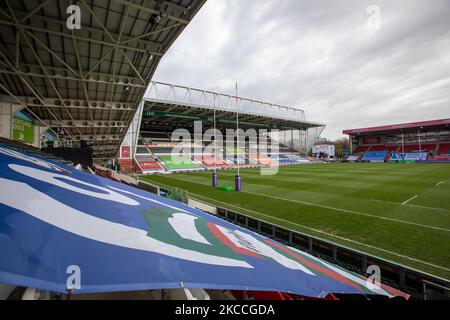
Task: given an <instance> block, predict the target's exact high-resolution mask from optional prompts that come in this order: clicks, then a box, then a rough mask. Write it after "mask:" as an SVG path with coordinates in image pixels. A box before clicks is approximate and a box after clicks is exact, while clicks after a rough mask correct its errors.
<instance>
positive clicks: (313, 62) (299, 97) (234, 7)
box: [154, 0, 450, 139]
mask: <svg viewBox="0 0 450 320" xmlns="http://www.w3.org/2000/svg"><path fill="white" fill-rule="evenodd" d="M373 5H375V6H377V8H379V9H380V10H379V13H380V14H379V15H378V14H377V13H378V11H377V9H376V8H375V9H373V7H371V6H373ZM368 8H369V9H368ZM377 17H380V19H377ZM154 79H155V80H158V81H163V82H169V83H175V84H180V85H185V86H190V87H196V88H201V89H208V90H217V91H220V92H224V93H233V91H234V83H235V81H238V82H239V87H240V89H239V94H240V95H241V96H244V97H248V98H253V99H259V100H263V101H267V102H273V103H277V104H283V105H286V106H292V107H298V108H302V109H304V110H305V111H306V117H307V119H308V120H311V121H317V122H321V123H325V124H327V129H326V130H325V131H324V134H323V137H326V138H330V139H335V138H338V137H341V136H342V130H343V129H350V128H355V127H356V128H358V127H366V126H374V125H383V124H391V123H402V122H409V121H420V120H432V119H440V118H448V117H450V0H432V1H430V0H395V1H393V0H386V1H381V0H380V1H376V0H369V1H365V0H208V1H207V3H206V4H205V6H204V7H203V8H202V9H201V11H200V12H199V14H198V15H197V16H196V17H195V19H194V20H193V21H192V23H191V24H190V25H189V26H188V27H187V28H186V30H185V31H184V33H183V34H182V35H181V36H180V38H179V39H178V40H177V41H176V42H175V44H174V45H173V46H172V48H171V49H170V50H169V52H168V53H167V55H166V56H165V57H164V58H163V60H162V62H161V64H160V67H159V69H158V70H157V72H156V75H155V77H154Z"/></svg>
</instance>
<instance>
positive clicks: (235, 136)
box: [0, 0, 450, 301]
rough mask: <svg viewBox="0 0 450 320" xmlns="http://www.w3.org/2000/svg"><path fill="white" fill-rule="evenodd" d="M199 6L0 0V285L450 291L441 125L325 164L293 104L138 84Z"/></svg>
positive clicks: (1, 295)
mask: <svg viewBox="0 0 450 320" xmlns="http://www.w3.org/2000/svg"><path fill="white" fill-rule="evenodd" d="M205 2H206V0H165V1H157V0H141V1H128V0H108V1H95V0H80V1H77V2H76V5H75V6H74V4H73V3H72V1H65V0H64V1H61V0H45V1H44V0H30V1H8V0H0V35H1V37H0V94H1V98H0V110H1V121H0V125H1V127H0V255H1V259H0V299H2V300H4V299H9V300H61V299H70V300H85V299H89V300H90V299H94V300H100V299H122V300H128V299H135V300H229V301H230V300H355V299H356V300H416V299H418V300H432V299H439V300H448V299H450V280H449V279H450V219H449V217H450V199H449V197H448V194H449V192H450V128H449V125H450V119H439V120H432V121H431V120H430V119H424V121H421V122H415V123H404V124H394V125H385V126H378V127H371V128H362V129H349V130H343V134H345V135H347V137H348V144H349V148H348V150H346V152H347V154H346V156H345V158H343V159H340V160H339V161H337V158H335V157H334V155H329V154H327V155H325V153H323V152H321V155H318V153H316V152H314V151H313V150H314V146H318V145H320V144H321V134H322V133H323V130H324V129H325V127H326V124H325V123H319V122H315V121H310V120H308V118H307V113H306V112H305V110H303V108H302V107H300V106H284V105H279V104H276V103H275V102H272V101H269V102H267V101H260V99H258V97H242V96H240V95H239V94H238V85H237V84H236V92H235V94H226V93H223V92H215V91H210V90H203V89H201V88H193V87H186V86H181V85H176V84H170V83H164V82H158V81H157V80H155V79H153V76H154V73H155V71H156V69H157V67H158V65H159V63H160V61H161V59H162V58H163V57H164V55H165V54H166V52H167V51H168V50H169V48H171V47H172V46H175V48H176V40H177V38H178V37H179V36H180V34H181V33H182V32H183V31H184V30H185V28H186V27H187V26H188V25H189V23H191V21H192V19H194V17H195V16H196V14H197V13H198V12H199V11H200V10H201V8H202V6H203V5H204V3H205ZM69 9H70V10H69ZM77 10H79V11H77ZM80 12H81V13H82V14H81V17H80V19H79V21H77V18H76V17H75V18H74V19H75V20H73V21H72V20H70V21H69V20H68V14H73V15H75V16H76V14H77V13H80ZM69 22H73V25H72V27H70V23H69ZM77 23H79V25H78V26H77ZM174 43H175V44H174ZM356 126H357V125H356ZM333 150H334V149H333Z"/></svg>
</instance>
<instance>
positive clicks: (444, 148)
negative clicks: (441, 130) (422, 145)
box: [434, 143, 450, 161]
mask: <svg viewBox="0 0 450 320" xmlns="http://www.w3.org/2000/svg"><path fill="white" fill-rule="evenodd" d="M434 160H442V161H450V143H442V144H440V145H439V148H438V151H437V153H436V155H435V156H434Z"/></svg>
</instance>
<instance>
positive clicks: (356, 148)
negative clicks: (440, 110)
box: [344, 119, 450, 162]
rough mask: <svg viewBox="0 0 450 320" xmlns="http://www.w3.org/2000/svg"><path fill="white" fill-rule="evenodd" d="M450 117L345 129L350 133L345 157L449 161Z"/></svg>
mask: <svg viewBox="0 0 450 320" xmlns="http://www.w3.org/2000/svg"><path fill="white" fill-rule="evenodd" d="M449 126H450V119H443V120H434V121H423V122H415V123H406V124H399V125H391V126H382V127H374V128H364V129H353V130H344V134H348V135H349V137H350V144H351V149H353V151H352V152H351V155H350V156H349V157H348V158H347V160H348V161H351V162H358V161H373V162H379V161H383V158H384V161H394V162H395V161H420V162H424V161H433V162H446V161H450V157H449V156H448V149H447V147H446V146H448V145H449V143H450V130H449Z"/></svg>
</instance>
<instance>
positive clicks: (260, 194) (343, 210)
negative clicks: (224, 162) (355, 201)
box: [174, 178, 450, 232]
mask: <svg viewBox="0 0 450 320" xmlns="http://www.w3.org/2000/svg"><path fill="white" fill-rule="evenodd" d="M174 179H175V180H181V181H185V182H190V183H195V184H200V185H206V186H209V184H207V183H201V182H194V181H191V180H184V179H177V178H174ZM241 192H242V193H247V194H252V195H256V196H260V197H266V198H271V199H276V200H282V201H289V202H294V203H301V204H304V205H308V206H312V207H318V208H324V209H329V210H333V211H339V212H345V213H351V214H356V215H360V216H366V217H370V218H374V219H381V220H386V221H392V222H396V223H403V224H409V225H412V226H416V227H421V228H428V229H433V230H439V231H444V232H450V230H449V229H445V228H440V227H433V226H429V225H426V224H420V223H415V222H410V221H405V220H399V219H393V218H387V217H383V216H377V215H374V214H369V213H364V212H359V211H353V210H348V209H341V208H335V207H330V206H325V205H322V204H317V203H312V202H306V201H301V200H293V199H286V198H281V197H275V196H270V195H267V194H263V193H255V192H249V191H241ZM416 197H417V196H416ZM411 200H412V199H410V200H409V201H411Z"/></svg>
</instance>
